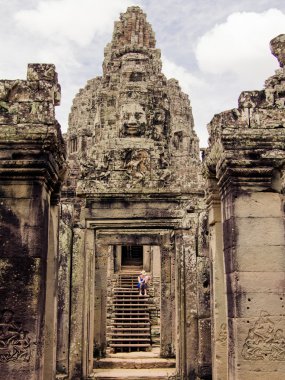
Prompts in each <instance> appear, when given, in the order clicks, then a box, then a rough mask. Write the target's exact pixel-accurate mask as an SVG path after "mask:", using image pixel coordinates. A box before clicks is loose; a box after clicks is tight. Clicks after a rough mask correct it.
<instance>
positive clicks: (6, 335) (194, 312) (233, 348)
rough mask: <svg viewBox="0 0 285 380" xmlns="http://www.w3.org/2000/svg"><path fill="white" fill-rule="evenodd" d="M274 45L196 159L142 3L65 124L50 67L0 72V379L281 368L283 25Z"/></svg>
mask: <svg viewBox="0 0 285 380" xmlns="http://www.w3.org/2000/svg"><path fill="white" fill-rule="evenodd" d="M270 47H271V51H272V54H273V55H274V56H276V58H277V60H278V62H279V66H280V67H279V69H277V70H276V72H275V74H274V75H273V76H272V77H270V78H269V79H267V80H266V81H265V86H264V88H263V89H262V90H260V91H245V92H242V93H241V95H240V96H239V99H238V107H237V108H235V109H232V110H228V111H225V112H222V113H221V114H218V115H215V116H214V117H213V119H212V121H211V122H210V123H209V125H208V130H209V147H208V148H207V149H203V150H202V156H203V157H202V160H201V159H200V149H199V141H198V138H197V135H196V132H195V130H194V121H193V116H192V110H191V105H190V101H189V98H188V96H187V95H186V94H184V93H183V92H182V91H181V88H180V86H179V83H178V82H177V81H176V80H175V79H170V80H167V79H166V77H165V76H164V75H163V73H162V71H161V58H160V50H159V49H157V48H156V41H155V35H154V32H153V30H152V27H151V26H150V24H149V23H148V22H147V19H146V15H145V14H144V13H143V11H142V10H141V9H140V8H139V7H130V8H128V9H127V11H126V13H124V14H121V16H120V19H119V21H117V22H115V27H114V32H113V38H112V41H111V42H110V43H109V44H108V45H107V46H106V48H105V54H104V62H103V75H102V76H100V77H95V78H94V79H91V80H89V81H88V82H87V84H86V86H85V87H84V88H83V89H81V90H80V91H79V93H78V94H77V95H76V97H75V99H74V101H73V105H72V109H71V113H70V117H69V127H68V131H67V133H66V135H64V136H62V134H61V132H60V126H59V124H58V123H57V121H56V119H55V116H54V108H55V106H57V105H59V103H60V86H59V84H58V80H57V74H56V72H55V67H54V66H53V65H51V64H30V65H29V66H28V74H27V80H13V81H11V80H2V81H0V173H1V176H0V210H1V211H0V269H1V270H0V300H1V304H0V379H1V380H2V379H3V380H54V379H58V380H59V379H62V380H87V379H109V380H111V379H177V380H186V379H191V380H202V379H204V380H210V379H214V380H253V379H257V378H258V379H261V380H282V379H284V378H285V249H284V245H285V235H284V211H285V205H284V188H285V67H284V65H285V35H284V34H283V35H280V36H277V37H276V38H274V39H273V40H272V41H271V42H270ZM206 106H207V105H206V104H205V107H206ZM143 271H145V272H146V275H147V276H148V277H150V281H149V283H148V287H147V294H142V295H139V289H138V288H137V282H138V276H139V274H140V273H141V272H143Z"/></svg>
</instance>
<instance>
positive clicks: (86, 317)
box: [58, 7, 211, 378]
mask: <svg viewBox="0 0 285 380" xmlns="http://www.w3.org/2000/svg"><path fill="white" fill-rule="evenodd" d="M155 44H156V42H155V37H154V32H153V31H152V28H151V26H150V24H149V23H148V22H147V20H146V15H145V14H144V13H143V11H142V10H141V9H140V8H139V7H130V8H128V10H127V12H126V13H124V14H121V16H120V20H119V21H118V22H116V23H115V28H114V33H113V38H112V41H111V43H109V44H108V45H107V47H106V49H105V58H104V63H103V75H102V77H96V78H95V79H91V80H89V81H88V82H87V85H86V86H85V88H84V89H81V90H80V91H79V93H78V94H77V95H76V97H75V99H74V101H73V106H72V110H71V113H70V118H69V128H68V132H67V135H66V142H67V148H68V165H69V175H68V179H67V181H66V183H65V186H64V191H63V200H62V224H61V233H62V235H61V240H60V252H61V258H62V263H63V264H62V266H61V268H60V276H62V277H61V284H60V295H61V296H60V299H61V302H60V305H59V310H60V315H59V321H58V326H59V330H58V331H59V343H58V369H59V370H60V371H62V372H65V371H67V367H68V358H67V353H66V352H67V350H66V347H65V343H64V342H66V341H67V340H68V336H70V348H69V349H70V361H69V369H68V370H69V373H70V374H71V376H73V377H74V378H75V377H76V376H81V375H83V376H88V375H89V374H90V373H91V372H92V370H93V364H92V363H93V352H94V353H95V355H97V356H105V355H108V350H109V348H110V346H111V344H110V339H109V338H108V337H109V335H110V333H109V331H110V329H109V324H110V322H109V320H110V318H111V314H112V312H111V306H110V300H109V298H110V294H111V293H112V286H114V282H116V281H117V279H118V278H119V276H120V273H121V271H122V268H123V266H124V260H125V259H124V255H125V254H126V253H124V252H126V250H128V249H132V247H133V248H134V249H136V250H140V249H141V251H142V258H141V266H142V268H143V269H145V270H146V271H147V272H149V273H150V274H151V276H152V278H153V284H154V285H155V286H154V298H153V302H154V309H155V310H156V312H157V313H158V314H157V315H160V320H159V321H160V322H159V325H158V326H157V329H158V332H159V334H160V340H159V348H160V356H161V357H175V358H176V366H177V371H178V372H177V373H179V374H180V375H181V376H184V377H183V378H186V376H188V375H189V374H190V373H191V374H192V375H191V376H194V374H197V376H198V374H199V375H201V376H202V375H203V373H204V375H205V376H206V375H207V374H208V373H210V372H211V370H210V350H209V347H208V343H207V342H209V341H210V322H209V321H210V319H209V317H210V310H209V304H208V300H209V297H208V295H209V281H208V277H209V274H208V261H207V260H208V259H207V257H204V251H205V250H204V248H205V244H206V243H205V241H203V242H202V241H200V240H201V239H198V235H199V229H200V228H202V227H201V226H204V227H205V223H204V216H203V212H202V211H203V204H202V202H203V191H202V186H203V185H202V183H201V178H200V160H199V145H198V138H197V136H196V133H195V131H194V123H193V116H192V110H191V106H190V102H189V99H188V96H187V95H186V94H184V93H183V92H182V91H181V89H180V87H179V84H178V82H177V81H176V80H175V79H170V80H167V79H166V77H165V76H164V75H163V74H162V72H161V66H162V64H161V59H160V51H159V49H157V48H156V46H155ZM70 252H71V253H72V254H71V258H70V256H69V253H70ZM198 267H199V271H198V270H197V268H198ZM198 272H199V273H198ZM186 277H187V278H186ZM69 278H71V284H72V286H70V282H69ZM94 283H95V286H94ZM69 292H71V298H70V300H71V301H70V302H71V304H70V305H69V304H68V302H69V301H66V299H69V297H68V295H69ZM64 300H65V301H64ZM69 310H71V315H69V314H68V313H69ZM155 323H156V322H153V321H152V325H155ZM66 326H68V328H66ZM69 330H70V333H69ZM69 334H70V335H69ZM151 334H152V336H154V334H155V333H154V331H152V332H151ZM82 337H85V338H84V339H83V338H82ZM82 339H83V340H82ZM193 342H195V344H194V343H193ZM73 377H72V378H73ZM193 378H194V377H193ZM205 378H206V377H205Z"/></svg>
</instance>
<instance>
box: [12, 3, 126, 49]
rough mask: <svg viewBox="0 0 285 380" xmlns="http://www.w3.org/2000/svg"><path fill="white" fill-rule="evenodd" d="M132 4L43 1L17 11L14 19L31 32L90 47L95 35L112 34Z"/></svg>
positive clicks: (55, 39)
mask: <svg viewBox="0 0 285 380" xmlns="http://www.w3.org/2000/svg"><path fill="white" fill-rule="evenodd" d="M129 5H131V1H130V0H120V1H117V0H103V1H100V2H98V1H94V0H80V1H79V0H52V1H51V0H42V1H40V2H39V3H38V5H37V7H36V8H35V9H31V10H20V11H18V12H17V13H16V14H15V19H16V21H17V23H18V25H19V26H21V27H23V28H25V29H26V30H29V31H30V32H32V33H36V34H40V35H42V36H43V37H46V38H49V39H53V40H54V41H58V40H61V39H65V40H70V41H72V42H74V43H76V44H78V45H79V46H87V45H88V44H90V43H91V41H92V39H93V37H94V35H95V34H98V35H102V34H104V33H106V32H108V31H110V29H112V25H113V22H114V20H116V19H117V17H118V14H119V13H120V12H121V11H123V10H125V9H126V7H128V6H129Z"/></svg>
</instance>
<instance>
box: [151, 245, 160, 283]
mask: <svg viewBox="0 0 285 380" xmlns="http://www.w3.org/2000/svg"><path fill="white" fill-rule="evenodd" d="M151 254H152V277H153V278H160V274H161V267H160V247H159V246H156V245H155V246H152V247H151Z"/></svg>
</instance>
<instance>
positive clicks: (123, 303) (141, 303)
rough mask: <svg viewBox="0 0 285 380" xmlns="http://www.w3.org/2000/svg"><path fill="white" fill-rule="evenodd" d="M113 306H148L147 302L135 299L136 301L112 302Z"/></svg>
mask: <svg viewBox="0 0 285 380" xmlns="http://www.w3.org/2000/svg"><path fill="white" fill-rule="evenodd" d="M130 302H131V301H130ZM113 306H116V307H126V306H127V307H144V308H146V307H148V304H147V303H146V302H142V301H139V300H138V301H137V302H136V303H125V301H123V302H121V303H119V302H116V303H113Z"/></svg>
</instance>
